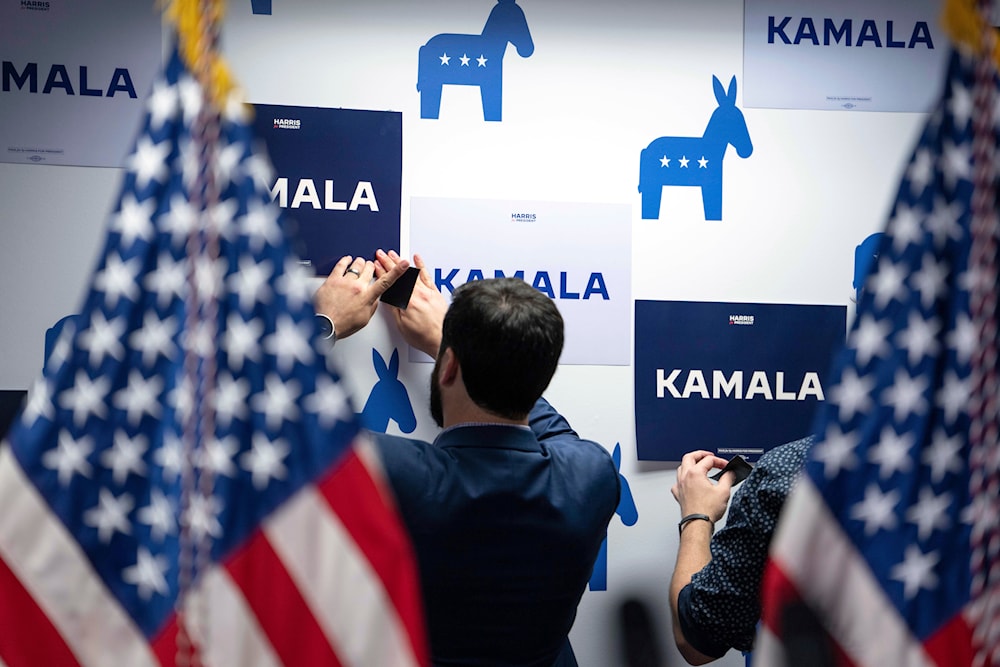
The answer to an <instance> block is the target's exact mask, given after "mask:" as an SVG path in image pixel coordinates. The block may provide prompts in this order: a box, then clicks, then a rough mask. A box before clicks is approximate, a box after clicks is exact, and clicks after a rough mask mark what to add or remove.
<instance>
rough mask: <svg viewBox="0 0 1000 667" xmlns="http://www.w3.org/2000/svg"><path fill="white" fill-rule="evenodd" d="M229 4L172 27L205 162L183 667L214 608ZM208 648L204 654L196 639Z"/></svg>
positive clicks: (205, 2)
mask: <svg viewBox="0 0 1000 667" xmlns="http://www.w3.org/2000/svg"><path fill="white" fill-rule="evenodd" d="M223 14H224V0H169V2H168V5H167V7H166V9H165V12H164V16H165V19H166V20H167V21H168V22H170V23H172V24H173V25H174V26H175V29H176V39H177V43H178V50H179V52H180V54H181V57H182V59H183V60H184V61H185V63H186V65H187V67H188V70H189V71H190V72H191V73H192V74H193V75H194V76H195V79H196V80H197V82H198V84H199V85H198V90H199V94H200V96H201V100H200V104H199V105H198V115H197V118H196V119H195V121H194V124H193V130H194V131H193V132H192V139H193V143H194V153H195V155H196V156H197V168H196V173H197V176H196V178H195V181H194V183H193V185H192V187H191V203H192V205H193V206H194V208H195V210H196V211H198V216H199V224H197V225H195V226H194V228H193V229H192V230H191V232H190V234H189V236H188V239H187V246H186V248H187V256H188V262H187V284H188V289H187V292H186V293H187V299H188V300H189V303H188V304H187V307H186V308H185V312H186V313H187V315H186V327H187V331H188V332H193V333H194V335H193V336H191V337H190V338H191V339H190V340H189V341H188V342H187V343H185V345H184V377H185V381H186V382H185V386H186V387H189V389H190V390H191V391H193V397H192V400H191V405H192V408H193V409H192V411H191V414H190V415H189V416H188V418H187V419H186V420H185V423H184V426H183V451H184V463H183V466H182V472H181V502H180V508H179V510H178V511H179V516H180V518H181V520H180V521H179V522H178V523H179V524H180V530H181V534H180V537H181V545H180V554H179V570H180V571H179V589H180V592H179V595H178V597H177V608H176V612H177V617H178V619H179V620H180V622H179V623H178V633H177V653H176V662H177V664H178V665H181V666H182V667H197V666H198V665H200V664H201V660H200V655H201V654H202V653H203V651H204V647H205V646H207V645H208V643H209V642H210V641H211V638H210V636H209V635H210V628H209V624H208V623H207V619H208V618H209V614H208V609H207V600H205V599H204V596H203V595H194V596H191V595H189V594H190V593H191V592H192V591H194V590H195V586H196V584H197V580H198V577H199V575H200V574H201V573H204V572H206V571H207V570H208V568H209V566H210V565H211V555H212V537H211V535H210V534H209V533H208V532H207V531H201V534H200V535H199V537H198V538H197V539H196V540H195V539H193V538H192V536H191V530H190V521H188V520H185V516H186V514H188V513H190V512H192V497H193V495H194V494H197V495H198V496H199V497H201V498H210V497H212V490H213V486H214V483H215V480H214V473H213V470H212V466H211V465H203V464H201V463H202V462H204V461H207V457H208V456H209V454H208V451H207V448H206V444H207V442H208V441H209V440H210V439H211V438H212V437H214V433H215V414H214V409H213V407H212V406H213V401H214V395H215V389H216V387H215V380H216V373H217V368H216V361H215V355H214V354H211V353H208V354H205V353H203V352H202V351H201V350H200V349H199V341H211V340H215V339H216V338H217V335H218V331H217V315H218V301H217V297H216V294H217V293H218V287H219V286H218V285H214V284H210V283H206V279H209V280H210V279H211V276H212V275H213V271H212V269H211V267H214V266H216V264H217V262H218V260H219V236H218V231H219V230H218V225H217V224H215V222H214V221H213V219H212V215H213V211H216V210H217V207H218V204H219V198H220V191H219V184H218V182H217V180H216V176H217V173H216V171H217V170H216V165H217V164H218V146H219V138H220V125H221V115H222V113H224V111H225V109H226V108H227V105H228V104H229V100H230V98H231V95H232V94H233V93H234V88H235V87H234V84H233V79H232V76H231V74H230V71H229V68H228V67H227V66H226V64H225V62H224V61H223V59H222V58H221V56H220V55H219V51H218V44H219V33H220V22H221V19H222V16H223ZM192 638H194V639H196V640H197V642H198V643H199V644H201V647H202V650H199V649H198V647H197V646H195V643H194V641H193V639H192Z"/></svg>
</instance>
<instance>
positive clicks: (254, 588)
mask: <svg viewBox="0 0 1000 667" xmlns="http://www.w3.org/2000/svg"><path fill="white" fill-rule="evenodd" d="M373 474H374V475H378V474H379V471H378V470H372V469H370V468H368V467H366V465H365V464H364V462H363V460H362V457H359V456H357V455H355V454H354V453H353V452H352V453H350V454H348V455H347V456H346V457H345V460H344V461H342V462H341V463H340V465H338V466H336V467H335V469H334V470H333V471H332V472H331V474H330V475H329V476H328V477H327V478H326V479H323V480H321V481H320V482H319V483H318V484H317V485H315V486H309V487H306V488H304V489H303V490H302V491H300V492H299V493H298V494H296V495H295V496H293V497H292V498H291V499H290V500H289V501H288V502H286V503H285V504H284V505H282V506H281V507H280V508H278V510H277V511H276V512H275V513H274V514H273V515H272V516H270V517H268V519H267V520H266V521H265V524H264V526H263V529H262V530H259V531H257V532H256V533H255V534H254V535H253V536H252V537H251V538H250V539H249V540H248V541H247V543H246V544H244V545H243V546H242V547H241V548H240V549H239V550H238V551H237V552H236V553H235V554H233V555H232V556H231V557H230V558H229V559H228V560H227V561H226V562H225V563H223V564H222V565H221V566H216V567H213V568H212V569H211V570H210V571H208V572H206V573H205V574H204V576H203V577H202V579H201V581H200V583H199V586H198V588H197V590H196V591H194V592H193V593H192V595H191V597H190V598H189V600H188V602H187V605H186V607H185V610H186V613H185V614H184V618H185V621H186V623H187V627H186V630H187V634H188V635H190V636H191V638H192V639H193V640H194V641H195V643H196V644H197V645H198V649H199V655H198V658H199V659H200V661H201V663H202V664H204V665H207V666H211V665H229V664H239V665H247V666H249V667H272V666H273V667H278V666H280V665H305V664H308V665H344V666H345V667H347V666H357V667H364V666H367V665H393V666H394V665H398V666H400V667H409V666H419V665H424V664H426V660H427V658H426V656H427V655H428V652H427V645H426V638H425V634H424V627H423V619H422V611H421V606H420V599H419V593H418V590H417V575H416V565H415V560H414V558H413V555H412V552H411V551H410V547H409V543H408V541H407V539H406V536H405V533H404V532H403V529H402V526H401V524H400V523H399V521H398V519H397V517H396V516H395V514H394V510H393V509H392V507H391V506H390V505H387V499H386V497H385V495H384V493H383V489H382V488H381V487H380V485H379V484H380V482H378V481H376V479H374V478H373V477H372V475H373ZM341 496H343V497H341ZM347 499H349V500H350V505H351V506H352V507H347V506H345V503H344V500H347ZM0 507H3V508H4V511H3V512H0V627H2V628H3V632H0V660H2V661H0V667H5V666H6V665H9V666H10V667H21V666H28V665H31V666H35V665H52V666H57V667H61V666H62V665H95V666H96V665H100V666H101V667H104V666H106V665H107V666H111V667H115V666H117V665H121V666H123V667H125V666H129V667H143V666H145V665H150V666H152V665H158V664H163V665H170V664H174V661H175V657H176V655H177V652H178V648H177V636H178V632H177V626H176V619H173V620H172V621H171V623H170V624H169V625H168V627H167V628H165V629H164V630H163V631H162V632H161V633H160V634H159V635H158V636H157V637H154V638H153V639H152V641H151V642H149V641H147V640H146V638H145V637H144V636H143V634H142V633H141V632H140V631H139V629H138V628H137V627H136V626H135V625H134V624H133V622H132V621H131V619H130V618H129V617H128V616H127V615H126V614H125V613H124V611H123V610H122V609H121V607H120V606H119V604H118V602H117V600H115V598H114V597H113V596H111V594H110V593H109V592H108V591H107V589H106V588H105V587H104V584H103V582H102V581H101V580H100V578H99V577H98V576H97V574H96V572H94V570H93V569H92V567H91V566H90V563H89V561H88V560H87V558H86V556H85V555H84V554H83V552H82V551H81V550H80V548H79V546H78V545H77V543H76V542H75V540H73V538H72V536H71V535H70V534H69V533H68V531H67V530H66V528H65V526H64V525H63V524H62V522H61V521H59V519H58V518H57V517H56V516H55V515H53V514H52V513H51V511H50V510H49V508H48V506H47V504H46V503H45V501H44V500H43V499H42V498H41V496H40V495H39V494H38V492H37V490H36V489H35V488H34V486H33V485H32V484H31V483H30V482H29V481H28V480H27V479H26V478H25V476H24V474H23V472H22V470H21V468H20V465H19V464H18V463H17V461H16V460H15V459H14V457H13V456H12V454H11V453H10V448H9V447H4V448H3V449H2V450H0Z"/></svg>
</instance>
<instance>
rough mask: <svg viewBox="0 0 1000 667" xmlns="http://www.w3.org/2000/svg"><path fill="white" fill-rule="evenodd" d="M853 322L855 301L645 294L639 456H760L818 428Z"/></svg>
mask: <svg viewBox="0 0 1000 667" xmlns="http://www.w3.org/2000/svg"><path fill="white" fill-rule="evenodd" d="M846 327H847V308H846V307H845V306H814V305H785V304H754V303H697V302H690V301H641V300H637V301H636V302H635V366H634V367H635V428H636V450H637V452H638V458H639V459H640V460H657V461H680V459H681V457H682V456H683V455H684V454H685V453H687V452H689V451H691V450H695V449H705V450H709V451H712V452H715V453H716V454H718V455H719V456H721V457H723V458H727V459H728V458H731V457H732V456H734V455H736V454H740V455H743V456H744V457H745V458H746V459H747V460H749V461H754V460H756V459H757V458H758V457H759V456H760V455H761V454H763V453H764V452H765V451H767V450H769V449H771V448H772V447H775V446H777V445H780V444H782V443H785V442H789V441H791V440H796V439H798V438H802V437H804V436H806V435H808V434H809V433H810V430H811V429H812V423H813V416H814V414H815V412H816V407H817V405H818V404H819V403H820V401H823V400H825V398H826V396H825V392H824V387H825V386H826V384H825V381H826V379H827V375H828V371H829V367H830V364H831V360H832V358H833V353H834V352H835V350H836V349H838V348H839V347H840V345H841V344H842V343H843V341H844V336H845V331H846Z"/></svg>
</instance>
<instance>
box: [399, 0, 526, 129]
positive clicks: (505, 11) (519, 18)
mask: <svg viewBox="0 0 1000 667" xmlns="http://www.w3.org/2000/svg"><path fill="white" fill-rule="evenodd" d="M508 42H509V43H510V44H513V45H514V47H515V48H516V49H517V54H518V55H519V56H521V57H522V58H527V57H528V56H530V55H531V54H532V53H534V51H535V44H534V42H533V41H532V40H531V33H530V32H529V31H528V22H527V20H526V19H525V18H524V12H523V11H522V10H521V8H520V7H518V6H517V3H516V0H497V4H496V5H494V7H493V10H492V11H491V12H490V16H489V18H487V19H486V25H485V26H484V27H483V30H482V33H481V34H478V35H455V34H440V35H435V36H434V37H431V38H430V39H429V40H428V41H427V43H426V44H424V45H423V46H421V47H420V53H419V55H418V65H417V92H419V93H420V117H421V118H431V119H436V118H437V117H438V114H439V113H440V111H441V89H442V88H443V87H444V85H445V84H448V85H457V86H479V91H480V94H481V96H482V100H483V118H484V119H485V120H489V121H499V120H500V119H501V114H502V101H503V98H502V88H503V56H504V53H505V52H506V50H507V43H508Z"/></svg>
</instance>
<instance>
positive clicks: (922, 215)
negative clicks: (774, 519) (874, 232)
mask: <svg viewBox="0 0 1000 667" xmlns="http://www.w3.org/2000/svg"><path fill="white" fill-rule="evenodd" d="M988 62H989V61H986V63H987V64H986V66H987V67H988V68H989V69H988V71H986V72H983V71H982V70H981V73H982V74H983V75H984V76H985V78H984V79H981V80H985V83H986V86H985V87H978V86H976V85H975V82H976V67H977V66H983V64H982V63H983V61H982V59H981V60H979V61H977V60H976V59H973V58H971V57H967V56H964V55H962V54H960V53H959V52H957V51H956V52H954V53H952V55H951V60H950V64H949V69H948V76H947V81H946V84H945V87H944V91H943V95H942V98H941V99H940V101H939V103H938V105H937V106H936V108H935V109H934V110H933V112H932V113H931V114H930V115H929V117H928V121H927V123H926V127H925V128H924V130H923V133H922V135H921V137H920V140H919V143H918V145H917V146H916V149H915V151H914V153H913V156H912V159H911V160H910V162H909V164H908V165H907V167H906V169H905V172H904V175H903V178H902V182H901V185H900V188H899V193H898V197H897V200H896V202H895V204H894V207H893V210H892V213H891V215H890V218H889V222H888V225H887V227H886V233H885V234H884V236H883V238H882V241H881V246H880V249H879V255H878V259H877V260H876V265H875V266H874V268H873V270H872V272H871V273H870V275H869V277H868V279H867V281H866V283H865V288H864V294H863V296H862V299H861V302H860V304H859V308H858V313H857V317H856V319H855V321H854V322H853V324H852V328H851V331H850V334H849V335H848V339H847V343H846V346H845V348H844V349H843V350H842V351H841V353H840V354H839V357H838V359H837V360H836V362H835V369H834V373H833V375H832V377H833V382H834V385H833V387H832V388H831V391H830V392H829V398H830V400H829V401H828V402H827V404H826V405H825V406H823V408H821V411H820V413H819V416H818V419H817V428H816V432H817V441H816V444H815V445H814V447H813V449H812V451H811V453H810V457H809V460H808V462H807V464H806V468H805V471H804V473H803V475H802V476H801V477H800V479H799V482H798V483H797V484H796V486H795V488H794V489H793V492H792V494H791V495H790V496H789V499H788V500H787V504H786V506H785V509H784V511H783V514H782V517H781V520H780V522H779V526H778V530H777V533H776V534H775V537H774V540H773V542H772V545H771V551H770V559H769V562H768V565H767V569H766V572H765V582H764V592H763V596H764V601H763V608H764V611H763V627H762V630H761V632H760V633H759V638H758V642H757V646H756V648H755V650H754V664H755V665H766V666H768V667H770V666H780V665H796V664H798V665H802V664H812V665H821V664H830V665H833V664H837V665H857V666H858V667H884V666H886V665H914V666H916V665H949V666H965V665H987V664H994V665H996V664H1000V656H998V655H997V647H998V640H1000V635H998V631H1000V624H998V623H997V611H998V610H997V603H998V601H1000V596H998V589H997V588H996V586H997V583H998V582H997V577H998V575H1000V569H998V553H997V551H998V549H1000V540H998V537H1000V533H998V529H1000V486H998V479H1000V475H998V473H1000V449H998V445H997V432H996V427H997V423H998V421H997V413H996V403H995V396H996V392H997V389H998V387H997V379H998V376H997V374H996V371H997V364H996V356H995V353H996V350H997V337H996V328H995V326H996V312H995V307H996V301H997V289H998V277H997V272H996V260H997V256H996V252H997V246H996V238H997V234H998V226H997V217H996V200H995V189H994V187H995V179H996V167H995V164H994V162H993V158H992V157H990V153H991V152H992V150H993V148H994V147H995V146H996V141H997V129H996V127H995V126H994V124H993V120H992V119H993V117H994V115H993V104H994V102H993V101H992V99H991V97H990V95H989V94H987V95H985V96H980V97H978V98H977V94H979V93H980V91H983V90H985V91H987V93H989V92H990V91H995V90H996V87H997V82H998V79H997V78H996V71H995V69H993V68H992V67H993V66H992V65H989V64H988ZM982 138H985V141H982ZM974 139H979V142H978V143H977V142H976V141H974ZM979 151H982V152H981V153H979V155H977V159H976V160H973V155H974V153H976V152H979ZM980 168H981V169H980ZM989 304H992V306H991V307H985V306H988V305H989ZM991 309H992V310H991ZM991 327H992V328H991ZM990 353H992V354H993V355H994V356H992V360H990V358H989V354H990ZM991 401H992V407H990V402H991ZM977 423H978V424H979V425H980V426H986V428H980V429H979V430H978V433H979V435H978V436H977V430H976V428H974V425H975V424H977ZM990 429H992V431H990ZM820 647H825V650H819V649H820Z"/></svg>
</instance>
